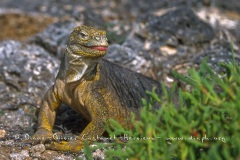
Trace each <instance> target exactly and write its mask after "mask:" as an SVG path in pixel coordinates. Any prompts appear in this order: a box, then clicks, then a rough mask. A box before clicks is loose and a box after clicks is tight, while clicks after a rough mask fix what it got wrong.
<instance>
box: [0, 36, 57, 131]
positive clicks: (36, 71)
mask: <svg viewBox="0 0 240 160" xmlns="http://www.w3.org/2000/svg"><path fill="white" fill-rule="evenodd" d="M58 66H59V61H58V60H57V59H56V58H54V57H52V56H51V55H50V54H49V53H48V52H46V51H45V50H44V49H43V48H41V47H39V46H36V45H29V44H24V43H20V42H17V41H4V42H1V43H0V101H1V104H0V109H1V110H3V113H4V114H3V116H1V117H0V123H1V124H4V125H5V126H11V127H13V126H16V125H20V126H31V125H32V122H31V120H30V119H31V118H30V117H28V116H26V115H25V113H26V112H27V113H32V112H33V111H34V110H35V109H36V107H37V106H38V105H39V104H40V101H41V97H42V96H43V95H44V93H45V92H46V90H47V89H48V88H49V86H51V84H53V82H54V78H55V75H56V74H57V69H58ZM24 115H25V116H26V117H25V116H24ZM30 115H31V114H30ZM29 118H30V119H29Z"/></svg>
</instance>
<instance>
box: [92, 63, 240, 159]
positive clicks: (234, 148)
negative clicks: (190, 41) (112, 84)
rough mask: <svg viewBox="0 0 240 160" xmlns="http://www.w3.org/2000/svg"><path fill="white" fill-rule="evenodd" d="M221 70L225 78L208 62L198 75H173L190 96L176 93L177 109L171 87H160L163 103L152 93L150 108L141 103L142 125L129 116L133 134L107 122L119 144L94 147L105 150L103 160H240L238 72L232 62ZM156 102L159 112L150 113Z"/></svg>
mask: <svg viewBox="0 0 240 160" xmlns="http://www.w3.org/2000/svg"><path fill="white" fill-rule="evenodd" d="M220 65H221V66H222V67H224V68H225V70H226V75H218V74H217V73H215V72H214V71H213V70H212V69H211V68H210V67H209V66H208V65H207V63H206V62H203V63H202V64H201V66H200V70H199V71H196V70H195V69H191V70H189V72H188V73H189V74H188V76H182V75H180V74H178V73H176V72H173V75H174V76H175V77H176V78H177V79H179V80H181V81H183V82H185V83H187V84H190V85H191V86H192V88H191V91H190V92H187V91H183V90H181V89H180V90H179V91H178V99H179V101H178V105H177V106H175V105H174V104H173V103H172V102H171V98H172V97H173V96H174V93H175V92H174V88H175V87H173V89H172V90H171V91H170V92H169V91H167V89H166V88H165V87H164V86H163V91H164V93H165V96H163V97H161V98H159V97H158V96H157V95H156V94H155V92H154V90H153V91H152V92H148V94H149V96H150V97H151V100H150V102H149V103H148V102H147V101H146V100H143V106H144V107H143V109H142V110H141V113H140V121H137V122H135V120H134V116H133V120H132V121H133V122H134V123H133V124H134V128H133V129H132V130H129V129H125V128H123V127H122V126H121V125H119V124H118V123H117V122H115V121H113V120H111V124H112V125H111V126H110V127H107V131H108V133H109V134H110V136H114V135H115V136H119V137H121V136H122V137H123V138H122V139H123V140H121V138H117V139H115V141H114V142H112V143H108V144H98V147H100V148H105V149H106V151H105V154H106V158H107V159H127V158H128V159H149V160H154V159H182V160H185V159H193V160H194V159H216V160H218V159H219V160H221V159H228V160H231V159H232V160H233V159H237V158H240V136H239V133H240V115H239V113H240V67H239V66H238V65H237V64H236V62H235V61H234V60H233V62H232V63H228V64H226V63H221V64H220ZM154 102H158V103H160V104H161V108H160V109H158V110H155V111H154V112H153V111H152V110H151V108H152V104H153V103H154ZM126 137H128V138H126ZM129 137H132V139H129ZM124 140H127V141H126V142H124ZM94 149H95V148H94ZM88 150H91V148H88ZM88 153H90V152H88Z"/></svg>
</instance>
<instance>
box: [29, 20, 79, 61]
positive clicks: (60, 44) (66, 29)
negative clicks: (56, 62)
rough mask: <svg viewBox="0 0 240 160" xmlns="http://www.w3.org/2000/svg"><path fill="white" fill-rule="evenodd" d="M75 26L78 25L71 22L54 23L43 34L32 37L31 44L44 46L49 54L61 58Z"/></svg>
mask: <svg viewBox="0 0 240 160" xmlns="http://www.w3.org/2000/svg"><path fill="white" fill-rule="evenodd" d="M75 26H76V24H75V23H73V22H70V21H64V22H57V23H54V24H52V25H50V26H49V27H47V28H46V29H45V30H44V31H43V32H40V33H38V34H37V35H35V36H34V37H32V38H31V40H30V42H33V43H36V44H37V45H40V46H42V47H43V48H45V49H46V50H47V51H48V52H50V53H52V54H54V55H56V56H57V57H59V58H60V57H62V55H63V52H64V51H65V49H66V46H67V41H68V36H69V34H70V33H71V32H72V31H73V29H74V28H75Z"/></svg>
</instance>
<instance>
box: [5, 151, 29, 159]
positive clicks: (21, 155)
mask: <svg viewBox="0 0 240 160" xmlns="http://www.w3.org/2000/svg"><path fill="white" fill-rule="evenodd" d="M28 157H29V151H28V150H22V151H21V152H18V153H11V154H10V155H9V158H10V159H11V160H25V159H27V158H28Z"/></svg>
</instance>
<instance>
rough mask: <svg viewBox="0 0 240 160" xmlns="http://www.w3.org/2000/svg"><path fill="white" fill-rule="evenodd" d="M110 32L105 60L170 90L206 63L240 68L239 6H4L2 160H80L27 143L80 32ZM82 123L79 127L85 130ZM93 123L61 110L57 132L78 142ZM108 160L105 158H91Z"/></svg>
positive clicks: (63, 0)
mask: <svg viewBox="0 0 240 160" xmlns="http://www.w3.org/2000/svg"><path fill="white" fill-rule="evenodd" d="M81 24H85V25H91V26H95V27H97V28H102V29H105V30H106V31H107V36H108V39H109V44H110V46H109V50H108V54H107V55H106V58H107V59H110V60H111V61H114V62H116V63H119V64H121V65H123V66H125V67H128V68H130V69H132V70H134V71H137V72H141V73H142V74H144V75H147V76H150V77H152V78H154V79H157V80H159V81H161V82H162V83H165V84H167V85H171V84H172V82H173V81H174V80H173V78H172V77H171V76H170V74H169V71H170V70H171V69H175V70H177V71H178V72H179V73H182V74H185V73H186V70H187V69H188V68H191V67H196V68H197V67H198V65H199V64H200V63H201V61H202V60H203V59H204V58H207V59H208V63H209V64H210V65H211V66H213V68H214V69H215V70H216V72H224V70H222V69H221V68H219V66H218V65H217V64H218V62H228V61H231V59H232V51H231V47H230V44H231V43H232V46H233V50H234V52H235V58H236V61H237V62H240V53H239V47H240V30H239V28H240V1H238V0H228V1H224V0H173V1H168V0H137V1H128V0H90V1H73V0H70V1H69V0H51V1H49V0H41V1H32V0H18V1H14V0H1V1H0V30H1V32H0V102H1V103H0V159H3V160H4V159H12V160H15V159H29V160H30V159H69V160H70V159H75V158H79V159H80V158H83V157H84V156H83V154H82V153H80V154H76V155H74V154H69V153H60V152H56V151H50V150H46V149H45V147H44V145H41V144H39V145H34V146H32V145H30V144H28V143H24V142H22V141H21V139H24V138H26V136H31V135H32V134H33V133H34V131H35V129H36V120H37V112H38V109H39V107H40V102H41V98H42V96H43V95H44V93H45V92H46V90H47V89H48V87H49V86H51V84H52V83H53V81H54V77H55V75H56V73H57V70H58V67H59V59H60V58H61V57H62V55H63V52H64V49H65V47H66V43H67V39H68V35H69V33H70V32H71V31H72V29H73V28H74V26H76V25H81ZM79 124H81V126H79ZM86 124H87V122H86V121H85V120H84V119H82V118H81V117H80V116H79V115H77V114H76V113H75V112H74V111H72V110H69V109H68V107H66V106H64V105H62V107H61V109H60V110H59V114H58V117H57V123H56V125H55V128H54V131H56V132H61V133H64V134H70V135H76V134H78V133H79V132H80V131H81V129H82V128H84V126H85V125H86ZM93 155H94V157H95V159H103V158H104V156H103V155H102V152H100V151H99V150H97V151H96V152H95V153H93Z"/></svg>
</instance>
